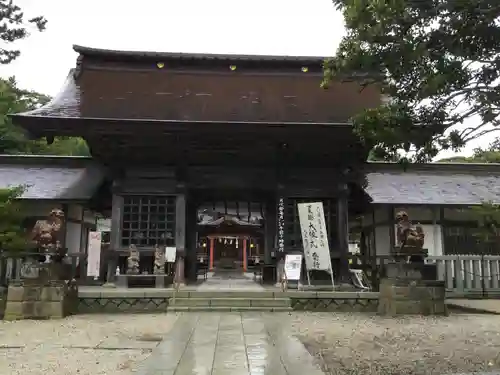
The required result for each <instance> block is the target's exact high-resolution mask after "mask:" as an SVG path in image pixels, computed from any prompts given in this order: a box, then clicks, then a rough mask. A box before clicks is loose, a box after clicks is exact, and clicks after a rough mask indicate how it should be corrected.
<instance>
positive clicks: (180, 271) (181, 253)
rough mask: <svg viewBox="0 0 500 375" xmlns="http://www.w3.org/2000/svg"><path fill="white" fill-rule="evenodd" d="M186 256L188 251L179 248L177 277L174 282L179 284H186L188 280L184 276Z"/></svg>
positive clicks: (176, 266)
mask: <svg viewBox="0 0 500 375" xmlns="http://www.w3.org/2000/svg"><path fill="white" fill-rule="evenodd" d="M185 256H186V252H185V251H183V250H177V253H176V260H175V279H174V282H175V283H177V285H179V286H184V285H185V284H186V280H185V278H184V270H185V265H184V258H185Z"/></svg>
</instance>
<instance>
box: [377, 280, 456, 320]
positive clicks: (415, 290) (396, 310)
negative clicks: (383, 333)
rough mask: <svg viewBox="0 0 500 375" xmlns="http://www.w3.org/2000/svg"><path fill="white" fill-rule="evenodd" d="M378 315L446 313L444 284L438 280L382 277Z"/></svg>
mask: <svg viewBox="0 0 500 375" xmlns="http://www.w3.org/2000/svg"><path fill="white" fill-rule="evenodd" d="M378 313H379V314H380V315H386V316H395V315H447V314H448V311H447V308H446V303H445V285H444V282H440V281H425V280H404V279H382V280H381V282H380V296H379V304H378Z"/></svg>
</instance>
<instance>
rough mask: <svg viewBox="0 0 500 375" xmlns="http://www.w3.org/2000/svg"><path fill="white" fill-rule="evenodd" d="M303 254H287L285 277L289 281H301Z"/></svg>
mask: <svg viewBox="0 0 500 375" xmlns="http://www.w3.org/2000/svg"><path fill="white" fill-rule="evenodd" d="M301 266H302V254H287V255H286V256H285V275H286V279H287V280H297V281H298V280H300V269H301Z"/></svg>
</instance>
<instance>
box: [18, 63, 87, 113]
mask: <svg viewBox="0 0 500 375" xmlns="http://www.w3.org/2000/svg"><path fill="white" fill-rule="evenodd" d="M80 96H81V91H80V87H79V86H78V84H77V83H76V81H75V77H74V69H71V70H70V72H69V74H68V76H67V77H66V81H65V82H64V85H63V86H62V88H61V91H60V92H59V93H58V94H57V95H56V96H55V97H54V98H52V100H51V101H50V102H49V103H47V104H45V105H44V106H42V107H40V108H37V109H34V110H32V111H28V112H23V113H19V114H15V115H12V117H14V118H16V117H18V116H34V117H62V118H78V117H80V115H81V110H80V104H81V97H80Z"/></svg>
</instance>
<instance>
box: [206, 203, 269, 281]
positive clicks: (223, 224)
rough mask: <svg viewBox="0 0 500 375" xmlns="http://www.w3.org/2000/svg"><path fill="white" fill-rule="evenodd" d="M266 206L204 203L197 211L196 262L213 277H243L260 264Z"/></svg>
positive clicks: (262, 251)
mask: <svg viewBox="0 0 500 375" xmlns="http://www.w3.org/2000/svg"><path fill="white" fill-rule="evenodd" d="M265 214H266V205H265V203H264V202H261V201H255V200H252V201H250V200H248V199H247V200H218V201H206V200H205V201H204V202H203V203H201V204H199V206H198V208H197V233H198V241H197V260H198V262H199V263H204V264H206V266H207V268H208V270H209V271H213V272H215V273H226V272H238V273H243V272H247V271H249V270H250V269H252V268H253V267H254V266H256V265H258V264H260V263H261V262H263V260H264V235H265V233H264V230H265Z"/></svg>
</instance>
